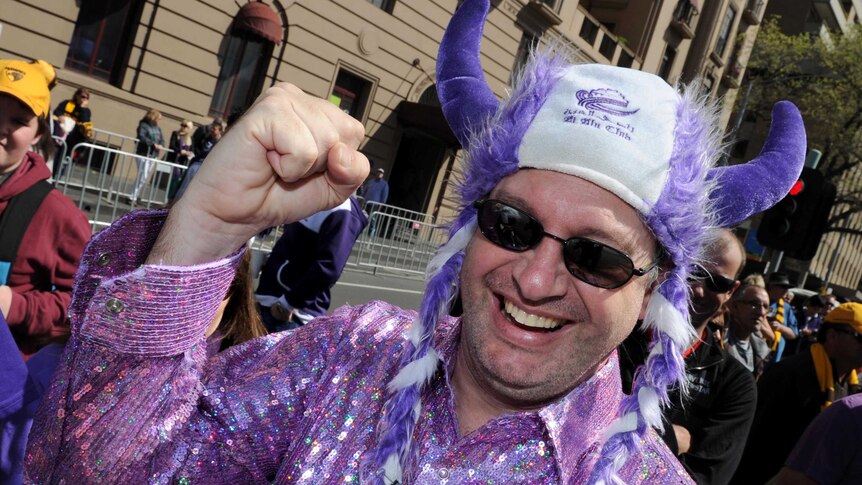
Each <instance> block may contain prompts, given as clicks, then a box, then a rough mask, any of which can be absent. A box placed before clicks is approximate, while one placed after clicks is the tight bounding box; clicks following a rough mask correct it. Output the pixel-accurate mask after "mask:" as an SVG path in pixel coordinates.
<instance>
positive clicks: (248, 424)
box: [26, 0, 805, 484]
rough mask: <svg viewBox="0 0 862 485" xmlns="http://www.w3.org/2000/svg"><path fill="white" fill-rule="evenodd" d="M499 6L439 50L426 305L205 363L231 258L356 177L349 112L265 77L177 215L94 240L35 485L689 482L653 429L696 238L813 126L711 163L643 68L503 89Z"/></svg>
mask: <svg viewBox="0 0 862 485" xmlns="http://www.w3.org/2000/svg"><path fill="white" fill-rule="evenodd" d="M488 7H489V5H488V0H466V1H464V2H463V3H462V4H461V6H460V7H459V8H458V10H457V12H456V14H455V15H454V17H453V19H452V21H451V22H450V25H449V27H448V28H447V31H446V34H445V35H444V37H443V40H442V43H441V48H440V54H439V57H438V69H437V86H438V93H439V94H440V98H441V104H442V106H443V109H444V113H445V114H446V117H447V120H448V121H449V123H450V125H451V126H452V128H453V131H454V132H455V133H456V135H457V136H458V137H459V139H460V141H461V143H462V145H463V146H464V147H465V149H466V151H467V159H468V162H467V163H468V165H467V168H466V170H467V171H466V174H465V180H464V182H463V184H462V186H461V187H460V196H461V203H462V206H461V212H460V213H459V215H458V216H457V218H456V219H455V220H454V221H453V223H452V226H451V228H450V239H449V240H448V242H447V243H445V244H444V245H443V246H442V247H441V248H440V249H439V250H438V253H437V255H436V256H435V258H434V259H433V260H432V262H431V263H430V264H429V268H428V278H429V280H428V284H427V288H426V293H425V298H424V300H423V303H422V306H421V308H420V311H419V313H418V314H416V313H414V312H408V311H404V310H401V309H398V308H395V307H393V306H390V305H386V304H384V303H380V302H374V303H370V304H368V305H365V306H362V307H354V308H342V309H340V310H337V311H336V312H335V313H334V314H332V315H330V316H328V317H321V318H319V319H317V320H314V321H312V322H311V323H310V324H308V325H305V326H303V327H302V328H300V329H298V330H295V331H293V332H285V333H287V335H285V333H281V334H273V335H269V336H267V337H265V338H262V339H259V340H254V341H250V342H247V343H246V344H244V345H241V346H238V347H234V348H232V349H230V350H228V351H226V352H223V353H222V354H219V355H218V356H217V357H215V358H213V359H210V360H207V359H206V358H205V357H204V354H203V349H202V346H201V345H200V344H201V342H202V341H203V338H204V337H203V333H204V330H205V329H206V326H207V324H208V322H209V320H210V319H211V317H212V314H213V313H214V312H215V307H216V306H217V304H218V302H219V301H220V300H221V298H222V296H223V294H224V292H225V291H226V288H227V286H228V284H229V282H230V279H231V277H232V273H233V269H234V267H235V265H236V261H237V259H238V257H239V255H238V254H237V249H236V248H238V247H241V246H242V245H243V244H244V243H245V241H246V240H247V239H248V238H249V237H250V236H252V235H254V234H256V233H258V232H259V231H260V230H262V229H264V228H266V227H269V226H273V225H276V224H281V223H285V222H290V221H296V220H299V219H302V218H303V217H307V216H308V215H310V214H312V213H314V212H317V211H319V210H322V209H324V208H326V207H332V206H335V205H337V204H338V203H339V202H341V201H343V200H344V199H346V198H347V197H348V196H349V195H350V193H351V192H353V190H354V189H355V188H356V187H357V186H358V185H359V184H360V183H361V182H362V180H363V179H364V178H365V176H366V174H367V173H368V162H367V160H366V159H365V157H364V156H362V155H361V153H359V152H358V151H357V150H356V149H357V148H358V146H359V144H360V142H361V141H362V139H363V130H362V129H361V126H360V125H359V124H358V123H357V122H355V121H354V120H353V119H352V118H350V117H348V116H346V115H344V114H343V113H341V112H340V111H339V110H338V108H337V107H335V106H334V105H331V104H328V103H326V102H325V101H323V100H317V99H313V98H310V97H308V96H305V95H304V94H302V93H301V91H300V90H299V89H297V88H296V87H293V86H290V85H278V86H276V87H274V88H271V89H270V90H268V91H267V92H266V93H265V94H264V95H263V96H262V98H261V99H260V100H259V101H258V102H257V103H256V104H255V105H254V107H252V108H251V110H249V112H248V113H247V114H246V115H245V117H244V118H242V119H241V120H240V121H239V122H237V124H236V126H235V127H234V128H233V129H232V130H231V131H230V132H229V133H228V134H226V135H225V140H223V141H222V142H221V143H219V144H218V145H217V146H216V148H215V149H214V150H213V152H212V153H211V154H210V157H209V158H208V160H207V163H206V164H205V165H204V166H203V167H202V168H201V171H200V172H199V173H198V175H197V177H195V180H194V183H193V184H192V185H191V186H190V187H189V190H188V192H187V193H186V195H185V196H184V197H183V198H182V199H181V200H180V202H179V204H177V205H176V206H175V207H174V208H173V210H172V211H171V213H170V215H169V216H167V214H165V213H163V212H145V213H136V214H133V215H130V216H128V217H127V218H125V219H123V220H122V221H120V222H118V223H117V224H115V225H114V226H113V227H111V228H109V229H106V230H104V231H102V232H101V233H99V234H98V235H97V236H96V238H95V240H94V242H93V243H92V244H91V245H90V246H89V248H88V249H87V252H86V254H85V263H84V265H83V269H82V271H81V272H80V274H79V275H78V280H77V292H76V294H75V297H74V301H73V305H72V310H71V314H72V329H73V335H72V342H71V343H70V345H69V347H68V350H67V352H66V354H65V355H64V359H63V362H62V363H61V366H60V369H59V370H58V374H57V378H56V379H55V381H54V384H53V386H52V388H51V390H50V395H49V396H48V399H47V401H48V402H49V403H50V404H49V405H47V406H43V408H42V410H41V412H40V414H39V416H38V417H37V421H36V423H35V424H34V432H35V436H33V439H32V440H31V446H30V448H29V449H28V457H27V458H28V466H29V468H28V470H27V472H26V473H27V474H28V478H29V479H30V480H32V481H34V482H40V483H41V482H53V481H59V480H61V479H62V480H65V481H66V482H68V483H88V482H89V483H93V482H100V483H117V482H123V481H127V482H131V483H134V482H142V481H146V482H148V483H173V482H180V483H184V482H186V481H189V482H192V481H194V482H200V483H215V482H224V483H264V482H276V483H314V484H317V483H336V482H337V483H352V482H360V483H379V484H383V483H385V484H393V483H440V482H441V481H442V482H444V483H445V482H446V481H451V482H452V483H455V482H457V483H478V482H483V483H487V482H494V483H567V484H568V483H590V482H592V483H608V484H610V483H620V481H624V482H626V483H644V482H657V483H674V482H678V483H679V482H681V483H689V482H690V479H689V478H688V476H687V475H686V474H685V472H684V471H683V469H682V467H681V466H680V465H679V463H678V462H677V461H676V459H675V458H674V457H673V456H672V455H671V454H670V452H669V451H668V450H667V449H666V448H665V447H664V445H663V444H662V443H661V441H660V439H659V438H658V437H657V435H656V433H655V432H654V431H653V430H652V428H653V427H658V426H661V414H660V408H659V406H660V403H661V402H662V401H664V400H666V396H667V388H668V387H669V386H673V385H680V384H682V383H683V382H684V378H685V371H684V367H683V362H682V358H681V354H680V349H684V348H687V347H688V346H689V345H690V343H691V341H692V331H691V328H692V327H691V325H690V324H689V322H688V316H687V315H688V300H689V299H688V292H687V281H686V278H687V276H688V272H689V269H690V268H691V267H692V265H693V264H694V263H699V262H700V261H699V260H698V255H699V253H700V251H701V245H702V240H703V239H704V238H705V234H706V231H708V230H711V228H713V227H717V226H727V225H732V224H734V223H737V222H739V221H741V220H743V219H745V218H746V217H748V216H749V215H751V214H753V213H755V212H758V211H761V210H763V209H765V208H767V207H769V206H770V205H772V204H774V203H775V202H776V201H778V200H780V199H781V197H782V196H783V195H784V194H786V193H787V191H788V190H789V188H790V186H791V185H792V184H793V182H795V181H796V178H797V175H798V174H799V172H800V171H801V167H802V163H803V159H804V154H805V134H804V129H803V128H802V123H801V118H800V116H799V113H798V111H797V110H796V109H795V108H794V107H793V106H792V105H790V104H789V103H782V104H779V105H778V106H777V108H776V111H775V113H774V120H773V129H772V132H771V134H770V136H769V138H768V141H767V146H766V147H765V149H764V152H763V153H762V154H761V156H760V157H759V158H758V159H757V160H754V161H752V162H750V163H748V164H745V165H738V166H733V167H721V168H713V167H712V165H713V162H714V160H715V159H716V158H717V157H718V156H719V152H718V149H717V148H716V147H717V145H718V144H717V141H718V140H719V139H720V136H719V135H720V134H719V133H718V132H717V130H716V124H715V118H714V114H715V111H714V109H713V108H709V107H706V106H704V104H703V103H702V102H700V101H699V98H697V97H696V96H695V95H694V94H692V93H685V94H680V93H678V92H677V91H676V90H675V89H673V88H671V87H670V86H668V85H667V84H666V83H665V82H664V81H662V80H661V79H660V78H658V77H656V76H652V75H650V74H646V73H642V72H638V71H633V70H628V69H621V68H616V67H610V66H598V65H577V66H574V65H567V64H565V62H564V61H563V59H562V57H561V56H552V55H541V56H537V57H536V58H535V59H533V60H532V61H531V63H530V64H529V65H528V67H526V68H525V70H524V72H523V74H522V79H521V80H520V81H519V83H518V84H517V85H516V86H515V87H514V88H513V95H512V97H511V99H509V100H508V101H506V102H503V103H500V102H499V101H498V99H497V98H496V96H494V94H493V92H492V91H491V90H490V88H489V87H488V86H487V84H486V83H485V81H484V77H483V73H482V69H481V66H480V65H479V44H480V41H481V38H482V27H483V25H484V19H485V15H486V13H487V10H488ZM237 164H239V165H237ZM225 174H230V176H225ZM240 200H241V201H242V203H241V204H240V203H237V202H238V201H240ZM166 216H167V217H166ZM189 228H193V230H189ZM103 254H104V255H105V257H104V258H103V257H102V255H103ZM111 255H116V256H117V257H113V258H112V257H111ZM102 262H104V264H99V263H102ZM459 289H460V293H461V296H462V301H463V308H464V316H463V318H460V319H455V318H451V317H447V316H446V315H445V314H446V311H447V309H448V306H449V304H450V302H451V301H452V300H454V298H455V297H456V295H457V293H458V292H459ZM639 318H644V321H645V323H646V325H647V326H649V327H650V328H652V329H653V335H654V339H655V340H654V345H653V346H652V347H651V354H650V356H649V358H648V359H647V362H646V364H645V365H644V367H643V370H642V371H641V372H639V373H638V374H637V376H636V378H635V382H634V390H635V391H634V393H633V395H632V396H625V395H623V393H622V391H621V388H620V380H619V379H620V377H619V369H618V368H617V356H616V352H615V348H616V347H617V345H619V343H620V342H622V340H623V338H625V336H626V335H627V334H628V333H629V332H630V331H631V329H632V327H633V326H634V325H635V322H636V320H638V319H639Z"/></svg>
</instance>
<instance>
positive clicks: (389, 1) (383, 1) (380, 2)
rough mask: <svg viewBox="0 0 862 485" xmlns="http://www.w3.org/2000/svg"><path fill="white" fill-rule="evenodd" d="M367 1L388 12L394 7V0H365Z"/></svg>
mask: <svg viewBox="0 0 862 485" xmlns="http://www.w3.org/2000/svg"><path fill="white" fill-rule="evenodd" d="M367 2H368V3H370V4H371V5H374V6H375V7H377V8H379V9H380V10H383V11H384V12H386V13H389V14H391V13H392V10H393V9H394V8H395V0H367Z"/></svg>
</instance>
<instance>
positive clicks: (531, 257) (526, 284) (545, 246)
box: [512, 238, 573, 302]
mask: <svg viewBox="0 0 862 485" xmlns="http://www.w3.org/2000/svg"><path fill="white" fill-rule="evenodd" d="M512 276H513V279H514V280H515V284H516V285H517V287H518V290H519V291H520V293H521V296H522V297H523V298H524V299H525V300H528V301H534V302H539V301H542V300H545V299H548V298H554V297H559V296H562V295H564V294H565V293H566V290H567V288H568V285H569V283H570V282H571V278H573V277H572V275H571V273H569V271H568V270H567V269H566V267H565V263H564V262H563V251H562V248H561V247H560V243H558V242H557V241H554V240H553V239H550V238H544V239H542V241H541V242H540V243H539V245H538V246H536V247H535V248H533V249H530V250H528V251H524V252H523V253H522V254H521V255H520V260H519V261H518V262H517V263H516V264H515V270H514V271H513V274H512Z"/></svg>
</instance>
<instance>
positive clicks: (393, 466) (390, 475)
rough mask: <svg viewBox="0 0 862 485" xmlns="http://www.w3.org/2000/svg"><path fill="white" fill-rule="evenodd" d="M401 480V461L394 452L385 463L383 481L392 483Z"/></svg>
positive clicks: (390, 484)
mask: <svg viewBox="0 0 862 485" xmlns="http://www.w3.org/2000/svg"><path fill="white" fill-rule="evenodd" d="M400 482H401V462H400V461H399V460H398V455H397V454H395V453H393V454H391V455H389V456H388V457H387V458H386V463H384V464H383V483H385V484H386V485H392V484H393V483H400Z"/></svg>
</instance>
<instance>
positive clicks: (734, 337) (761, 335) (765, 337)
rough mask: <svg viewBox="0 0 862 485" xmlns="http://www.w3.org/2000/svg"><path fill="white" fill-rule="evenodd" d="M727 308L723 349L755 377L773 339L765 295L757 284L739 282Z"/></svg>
mask: <svg viewBox="0 0 862 485" xmlns="http://www.w3.org/2000/svg"><path fill="white" fill-rule="evenodd" d="M729 309H730V311H729V313H728V317H729V319H728V321H727V323H726V326H727V332H726V333H725V336H724V339H725V340H724V348H725V349H726V350H727V353H728V354H729V355H730V356H732V357H734V358H735V359H736V360H738V361H739V362H740V363H741V364H742V365H743V366H745V368H746V369H748V370H749V372H752V373H753V374H754V377H755V378H758V377H760V374H762V373H763V369H764V367H765V366H766V364H767V363H768V362H769V361H770V359H771V357H772V351H771V350H770V346H771V345H772V344H773V343H774V340H773V339H774V338H775V336H774V334H773V332H772V327H771V326H770V325H769V320H768V319H767V312H768V311H769V295H768V294H767V293H766V289H765V288H763V287H761V286H758V285H752V284H743V285H742V286H740V288H739V289H737V290H736V292H735V293H734V294H733V296H732V297H731V300H730V303H729Z"/></svg>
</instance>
